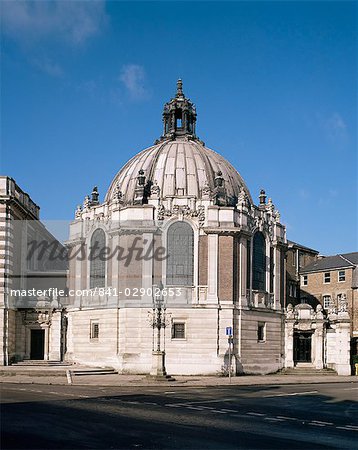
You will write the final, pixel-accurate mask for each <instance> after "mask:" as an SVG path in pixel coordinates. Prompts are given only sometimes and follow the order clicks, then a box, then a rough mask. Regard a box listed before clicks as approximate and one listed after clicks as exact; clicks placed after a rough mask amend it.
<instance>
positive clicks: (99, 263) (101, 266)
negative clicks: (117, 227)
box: [89, 228, 106, 289]
mask: <svg viewBox="0 0 358 450" xmlns="http://www.w3.org/2000/svg"><path fill="white" fill-rule="evenodd" d="M105 245H106V235H105V234H104V231H103V230H102V229H101V228H98V229H97V230H96V231H95V232H94V233H93V234H92V238H91V247H90V249H89V263H90V289H92V288H95V287H104V286H105V280H106V261H105V256H104V254H103V253H102V252H103V248H104V247H105Z"/></svg>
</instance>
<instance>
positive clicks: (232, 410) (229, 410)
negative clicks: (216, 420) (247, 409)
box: [221, 408, 238, 413]
mask: <svg viewBox="0 0 358 450" xmlns="http://www.w3.org/2000/svg"><path fill="white" fill-rule="evenodd" d="M221 411H225V412H234V413H236V412H238V411H236V409H224V408H222V409H221Z"/></svg>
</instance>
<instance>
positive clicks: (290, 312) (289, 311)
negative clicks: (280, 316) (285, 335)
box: [286, 303, 295, 319]
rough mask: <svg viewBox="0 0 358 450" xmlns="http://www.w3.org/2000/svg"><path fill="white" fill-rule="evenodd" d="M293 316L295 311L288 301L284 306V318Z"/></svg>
mask: <svg viewBox="0 0 358 450" xmlns="http://www.w3.org/2000/svg"><path fill="white" fill-rule="evenodd" d="M294 318H295V312H294V310H293V306H292V304H291V303H289V304H288V305H287V308H286V319H294Z"/></svg>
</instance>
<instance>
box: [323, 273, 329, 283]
mask: <svg viewBox="0 0 358 450" xmlns="http://www.w3.org/2000/svg"><path fill="white" fill-rule="evenodd" d="M323 282H324V283H330V282H331V272H325V274H324V275H323Z"/></svg>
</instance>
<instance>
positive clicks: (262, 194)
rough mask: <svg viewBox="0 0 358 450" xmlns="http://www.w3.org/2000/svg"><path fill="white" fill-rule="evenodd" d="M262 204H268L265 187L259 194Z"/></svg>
mask: <svg viewBox="0 0 358 450" xmlns="http://www.w3.org/2000/svg"><path fill="white" fill-rule="evenodd" d="M259 200H260V205H265V204H266V192H265V190H264V189H261V191H260V195H259Z"/></svg>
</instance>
